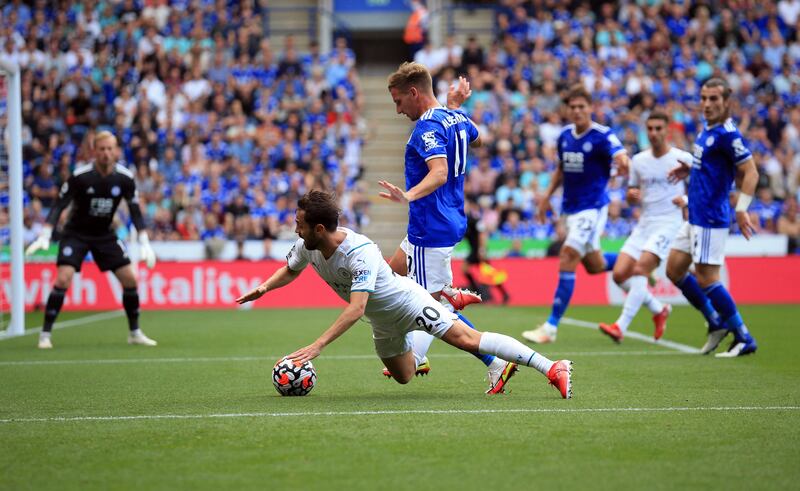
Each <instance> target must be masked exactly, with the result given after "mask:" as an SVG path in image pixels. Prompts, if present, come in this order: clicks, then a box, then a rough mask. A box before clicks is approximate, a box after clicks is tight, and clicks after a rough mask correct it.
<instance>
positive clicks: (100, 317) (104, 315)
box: [0, 310, 125, 341]
mask: <svg viewBox="0 0 800 491" xmlns="http://www.w3.org/2000/svg"><path fill="white" fill-rule="evenodd" d="M124 314H125V312H123V311H121V310H114V311H111V312H101V313H99V314H92V315H87V316H86V317H80V318H78V319H72V320H68V321H63V322H56V323H55V324H53V329H64V328H65V327H72V326H81V325H83V324H91V323H92V322H98V321H104V320H107V319H113V318H115V317H121V316H122V315H124ZM41 331H42V326H39V327H31V328H30V329H25V332H23V333H22V334H20V336H28V335H29V334H36V333H38V332H41ZM16 337H19V336H11V335H9V334H7V333H5V332H2V333H0V341H4V340H6V339H14V338H16Z"/></svg>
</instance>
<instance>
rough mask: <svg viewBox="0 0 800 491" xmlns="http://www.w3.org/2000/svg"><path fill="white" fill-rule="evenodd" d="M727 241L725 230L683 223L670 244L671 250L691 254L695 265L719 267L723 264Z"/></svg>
mask: <svg viewBox="0 0 800 491" xmlns="http://www.w3.org/2000/svg"><path fill="white" fill-rule="evenodd" d="M727 240H728V229H727V228H704V227H701V226H699V225H691V224H690V223H689V222H684V223H683V225H682V226H681V228H680V230H679V231H678V235H676V236H675V240H674V241H673V242H672V248H673V249H675V250H677V251H681V252H685V253H686V254H691V255H692V262H694V263H695V264H714V265H718V266H721V265H722V264H723V263H724V262H725V242H726V241H727Z"/></svg>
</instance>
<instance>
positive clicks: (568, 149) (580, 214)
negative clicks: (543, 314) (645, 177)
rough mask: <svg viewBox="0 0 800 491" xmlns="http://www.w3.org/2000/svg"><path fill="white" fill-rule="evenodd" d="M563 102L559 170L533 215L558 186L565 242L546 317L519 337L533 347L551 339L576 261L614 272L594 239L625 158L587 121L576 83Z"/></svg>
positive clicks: (585, 101)
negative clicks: (565, 120) (566, 115)
mask: <svg viewBox="0 0 800 491" xmlns="http://www.w3.org/2000/svg"><path fill="white" fill-rule="evenodd" d="M566 103H567V106H568V108H569V115H570V119H571V120H572V124H570V125H567V126H566V127H564V129H563V130H562V131H561V135H560V136H559V137H558V142H557V145H558V149H557V151H558V159H559V166H558V168H557V169H556V171H555V172H554V173H553V177H552V179H551V180H550V185H549V186H548V187H547V191H546V192H545V196H544V198H543V199H542V200H541V201H540V202H539V205H538V210H537V211H538V213H539V219H540V220H541V221H544V219H545V215H546V213H547V210H548V209H549V208H550V198H551V197H552V196H553V193H555V191H556V189H558V187H559V186H561V185H562V184H563V187H564V195H563V204H562V210H563V213H564V214H566V215H567V238H566V240H565V241H564V245H562V246H561V251H560V253H559V265H558V270H559V273H558V287H557V288H556V293H555V298H554V299H553V308H552V311H551V313H550V317H549V318H548V319H547V322H545V323H544V324H542V325H541V326H539V327H538V328H537V329H533V330H531V331H524V332H523V333H522V337H523V338H525V339H527V340H528V341H532V342H534V343H552V342H554V341H555V340H556V333H557V330H558V323H559V322H560V321H561V317H562V316H563V315H564V312H565V311H566V310H567V307H568V306H569V301H570V299H571V298H572V291H573V290H574V288H575V270H576V269H577V267H578V263H581V262H582V263H583V266H584V268H586V271H587V272H588V273H590V274H599V273H602V272H604V271H611V270H612V269H614V263H615V262H616V260H617V255H616V254H611V253H607V254H603V253H602V251H601V250H600V236H601V235H602V234H603V230H604V229H605V226H606V219H607V218H608V202H609V199H608V195H607V194H606V185H607V184H608V179H609V178H610V177H611V170H612V166H616V170H617V172H618V173H619V174H620V175H625V174H627V172H628V167H629V161H630V159H629V158H628V154H627V152H626V151H625V149H624V148H623V147H622V143H620V141H619V139H618V138H617V137H616V135H614V133H613V132H612V131H611V130H610V129H609V128H607V127H605V126H603V125H600V124H598V123H595V122H594V121H592V110H591V104H592V96H591V94H589V92H588V91H587V90H586V89H585V88H584V87H583V86H582V85H576V86H574V87H572V88H571V89H570V91H569V93H568V94H567V97H566Z"/></svg>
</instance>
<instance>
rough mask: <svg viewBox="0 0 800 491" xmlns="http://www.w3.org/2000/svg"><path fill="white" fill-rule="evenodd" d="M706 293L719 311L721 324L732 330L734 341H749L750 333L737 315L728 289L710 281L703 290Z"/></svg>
mask: <svg viewBox="0 0 800 491" xmlns="http://www.w3.org/2000/svg"><path fill="white" fill-rule="evenodd" d="M704 291H705V293H706V295H707V296H708V298H709V299H710V300H711V303H712V304H713V305H714V308H716V309H717V312H719V315H720V317H721V318H722V320H723V324H724V325H725V327H726V328H728V330H730V331H733V335H734V336H735V337H736V341H739V342H744V343H746V342H749V341H750V339H752V338H751V337H750V333H749V332H748V331H747V326H745V325H744V320H742V316H741V315H739V310H738V309H737V308H736V303H735V302H734V301H733V297H731V294H730V293H728V290H727V289H726V288H725V287H724V286H723V285H722V283H720V282H719V281H718V282H716V283H712V284H711V285H709V286H708V287H707V288H706V289H705V290H704Z"/></svg>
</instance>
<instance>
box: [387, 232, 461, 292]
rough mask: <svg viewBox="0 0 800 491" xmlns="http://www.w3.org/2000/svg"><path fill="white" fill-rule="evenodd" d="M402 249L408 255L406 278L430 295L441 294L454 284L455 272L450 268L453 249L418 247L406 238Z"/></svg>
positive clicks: (401, 246) (401, 245)
mask: <svg viewBox="0 0 800 491" xmlns="http://www.w3.org/2000/svg"><path fill="white" fill-rule="evenodd" d="M400 248H401V249H403V252H405V253H406V266H407V267H408V274H407V275H406V276H407V277H409V278H411V279H412V280H414V281H416V282H417V283H418V284H419V285H421V286H422V287H423V288H425V289H426V290H427V291H428V292H429V293H436V292H440V291H442V290H443V289H444V287H446V286H450V285H452V284H453V270H452V269H451V267H450V258H451V257H452V256H453V248H452V247H417V246H415V245H414V244H412V243H411V242H409V241H408V236H406V238H405V239H403V242H402V243H401V244H400Z"/></svg>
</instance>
